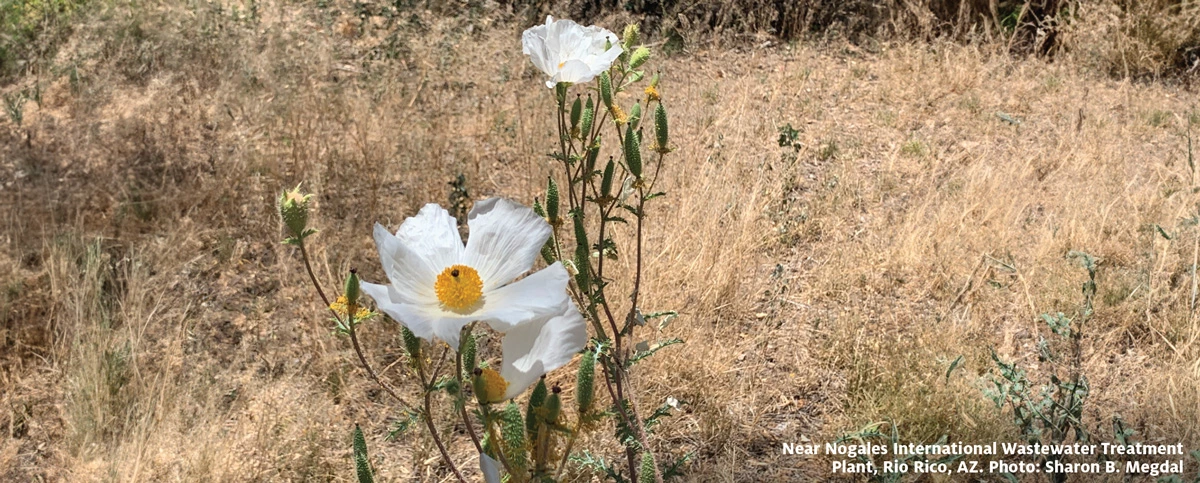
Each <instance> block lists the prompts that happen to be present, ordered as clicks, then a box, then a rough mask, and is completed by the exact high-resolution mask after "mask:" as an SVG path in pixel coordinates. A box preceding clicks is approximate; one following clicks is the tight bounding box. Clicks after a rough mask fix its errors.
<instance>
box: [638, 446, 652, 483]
mask: <svg viewBox="0 0 1200 483" xmlns="http://www.w3.org/2000/svg"><path fill="white" fill-rule="evenodd" d="M638 483H654V455H653V454H651V453H650V451H646V452H645V453H642V467H641V468H638Z"/></svg>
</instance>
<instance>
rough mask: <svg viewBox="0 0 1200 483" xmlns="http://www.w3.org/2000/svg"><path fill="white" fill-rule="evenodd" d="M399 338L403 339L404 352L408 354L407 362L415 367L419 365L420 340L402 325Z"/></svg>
mask: <svg viewBox="0 0 1200 483" xmlns="http://www.w3.org/2000/svg"><path fill="white" fill-rule="evenodd" d="M400 336H401V337H403V338H404V350H405V351H407V352H408V358H409V361H410V362H412V364H413V365H414V367H415V365H416V364H420V363H421V339H419V338H418V337H417V335H416V334H413V333H412V331H411V330H408V327H405V326H403V325H401V326H400Z"/></svg>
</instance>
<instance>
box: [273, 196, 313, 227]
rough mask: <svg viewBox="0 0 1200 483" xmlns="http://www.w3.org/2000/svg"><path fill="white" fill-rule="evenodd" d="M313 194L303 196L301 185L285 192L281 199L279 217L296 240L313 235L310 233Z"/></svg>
mask: <svg viewBox="0 0 1200 483" xmlns="http://www.w3.org/2000/svg"><path fill="white" fill-rule="evenodd" d="M311 198H312V195H311V194H302V193H301V192H300V185H296V188H295V189H290V190H287V191H284V192H283V194H282V195H280V197H279V216H280V218H282V219H283V225H284V226H286V227H287V229H288V233H289V234H290V235H291V236H292V238H294V239H296V240H302V239H304V237H306V236H308V235H310V234H312V232H308V209H309V204H310V203H309V201H310V199H311Z"/></svg>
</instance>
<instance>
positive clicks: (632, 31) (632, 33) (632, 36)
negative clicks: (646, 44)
mask: <svg viewBox="0 0 1200 483" xmlns="http://www.w3.org/2000/svg"><path fill="white" fill-rule="evenodd" d="M639 40H641V29H640V28H638V24H636V23H631V24H629V25H626V26H625V35H623V36H622V39H621V47H622V48H624V49H625V50H629V49H632V48H633V46H634V45H637V43H638V41H639Z"/></svg>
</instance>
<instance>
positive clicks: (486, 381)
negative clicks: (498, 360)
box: [475, 368, 508, 404]
mask: <svg viewBox="0 0 1200 483" xmlns="http://www.w3.org/2000/svg"><path fill="white" fill-rule="evenodd" d="M475 379H476V381H477V382H476V383H475V392H476V393H477V394H476V395H475V396H476V397H478V398H479V400H480V401H482V402H483V403H484V404H493V403H498V402H500V401H503V400H504V393H505V391H508V381H505V380H504V378H503V377H501V376H500V373H499V372H496V370H495V369H492V368H482V369H480V370H479V374H478V375H476V376H475Z"/></svg>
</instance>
